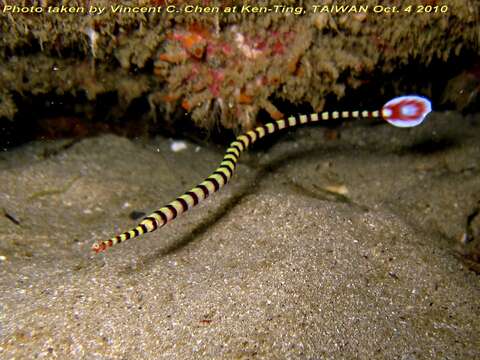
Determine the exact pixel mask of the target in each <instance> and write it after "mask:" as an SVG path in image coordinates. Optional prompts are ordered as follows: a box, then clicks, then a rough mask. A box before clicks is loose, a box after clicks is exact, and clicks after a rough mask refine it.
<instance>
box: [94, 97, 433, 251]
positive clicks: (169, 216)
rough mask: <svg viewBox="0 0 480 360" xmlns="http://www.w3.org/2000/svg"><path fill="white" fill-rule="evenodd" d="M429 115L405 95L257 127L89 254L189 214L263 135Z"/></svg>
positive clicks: (426, 105) (415, 121)
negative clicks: (196, 179)
mask: <svg viewBox="0 0 480 360" xmlns="http://www.w3.org/2000/svg"><path fill="white" fill-rule="evenodd" d="M431 111H432V107H431V103H430V101H429V100H428V99H426V98H424V97H421V96H417V95H408V96H401V97H397V98H394V99H392V100H390V101H389V102H387V103H386V104H385V105H384V106H383V107H382V108H381V110H375V111H368V110H363V111H324V112H321V113H314V114H308V115H296V116H290V117H289V118H287V119H281V120H277V121H274V122H270V123H267V124H265V125H262V126H259V127H257V128H255V129H253V130H250V131H247V132H246V133H244V134H243V135H240V136H238V137H237V138H236V139H235V141H233V142H232V143H231V144H230V146H229V147H228V149H227V151H226V153H225V156H224V158H223V161H222V162H221V163H220V165H219V167H218V168H217V169H216V170H215V171H214V172H213V173H212V174H211V175H210V176H208V177H207V178H206V179H205V180H204V181H203V182H201V183H200V184H198V185H197V186H195V187H194V188H193V189H191V190H189V191H187V192H185V193H184V194H183V195H181V196H179V197H177V198H176V199H175V200H173V201H172V202H170V203H168V204H167V205H165V206H164V207H162V208H160V209H158V210H156V211H154V212H153V213H151V214H150V215H148V216H147V217H145V218H144V219H143V220H142V221H141V222H140V223H139V224H138V225H137V226H136V227H134V228H133V229H131V230H128V231H125V232H123V233H121V234H119V235H116V236H114V237H112V238H110V239H108V240H105V241H102V242H99V243H96V244H94V245H93V246H92V250H93V251H95V252H96V253H99V252H102V251H105V250H106V249H107V248H109V247H111V246H113V245H115V244H118V243H121V242H124V241H125V240H128V239H133V238H135V237H138V236H140V235H142V234H145V233H147V232H152V231H155V230H157V229H159V228H161V227H162V226H164V225H166V224H167V223H169V222H170V221H172V220H173V219H175V218H177V217H178V216H179V215H180V214H182V213H184V212H186V211H187V210H190V209H191V208H193V207H194V206H195V205H197V204H198V203H199V202H200V201H202V200H205V199H206V198H207V197H209V196H210V195H211V194H213V193H214V192H217V191H218V190H220V189H221V188H222V187H223V186H225V185H226V184H227V183H228V181H229V180H230V179H231V177H232V176H233V173H234V171H235V167H236V165H237V162H238V159H239V157H240V154H241V153H242V152H244V151H245V150H247V148H248V147H249V146H250V145H252V144H253V143H254V142H256V141H257V140H259V139H261V138H263V137H264V136H266V135H269V134H273V133H275V132H277V131H280V130H282V129H286V128H291V127H295V126H297V125H302V124H309V123H316V122H321V121H326V120H335V119H356V118H383V119H384V120H386V121H387V122H388V123H390V124H391V125H393V126H397V127H412V126H417V125H419V124H420V123H422V122H423V120H424V119H425V117H426V116H427V114H428V113H430V112H431Z"/></svg>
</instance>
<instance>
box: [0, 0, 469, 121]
mask: <svg viewBox="0 0 480 360" xmlns="http://www.w3.org/2000/svg"><path fill="white" fill-rule="evenodd" d="M430 3H431V2H428V4H427V3H426V2H425V1H413V2H412V3H411V4H409V6H410V5H411V7H412V9H411V10H410V11H407V9H406V8H405V4H404V2H403V1H391V2H389V5H388V6H386V5H382V7H381V9H380V8H378V7H379V4H378V2H376V1H373V0H367V1H352V2H351V4H348V5H349V7H348V9H347V8H342V7H335V6H336V4H335V3H334V2H331V1H328V2H325V4H323V3H322V4H320V5H322V6H328V7H327V8H326V9H324V8H323V7H319V4H318V2H315V1H313V0H306V1H303V2H301V3H299V2H297V1H256V2H253V1H245V2H239V1H233V0H232V1H219V0H203V1H191V2H185V1H164V0H136V1H133V0H125V1H123V2H121V3H118V4H117V3H115V4H112V3H111V2H110V1H107V0H91V1H86V0H76V1H71V2H69V3H68V5H69V6H70V7H71V8H72V9H73V10H75V13H66V14H63V15H60V14H58V15H54V14H49V13H46V11H45V10H43V12H41V13H38V14H37V13H34V14H32V13H22V12H21V11H20V12H19V13H15V14H14V13H12V11H10V10H9V11H2V12H0V18H1V20H2V21H1V25H0V26H1V30H2V34H3V36H2V38H1V39H0V57H1V59H2V67H1V70H0V71H1V75H2V76H1V77H0V89H1V90H0V99H1V101H0V117H8V118H10V119H12V118H14V116H15V113H16V112H17V111H18V108H21V106H20V105H22V104H24V103H28V101H29V100H30V98H31V97H32V96H44V97H46V98H48V97H49V96H52V95H53V94H54V95H55V96H77V97H78V95H81V96H80V97H79V99H78V100H79V102H81V103H84V104H89V103H95V102H96V101H97V100H98V98H99V97H101V96H103V95H105V94H109V95H112V94H113V95H114V96H110V99H111V100H110V101H111V104H109V106H111V107H112V108H118V110H117V111H116V112H117V113H118V114H120V116H121V114H122V113H126V112H127V110H128V108H129V106H134V104H138V103H139V102H143V104H146V105H147V106H143V107H142V111H143V112H144V114H145V115H147V114H153V115H154V116H155V115H158V114H161V115H162V118H164V119H170V120H172V121H175V120H176V119H177V118H174V117H172V116H171V115H173V114H174V113H177V111H178V110H179V109H181V110H182V111H183V112H186V113H187V114H189V115H190V116H191V118H192V119H193V120H194V122H195V124H196V125H198V126H200V127H204V128H209V129H210V128H212V127H213V126H214V125H215V124H217V123H218V124H220V125H221V126H223V127H226V128H243V129H245V130H246V129H251V128H253V126H254V125H255V124H256V122H257V114H258V112H260V111H265V112H266V113H267V114H268V117H270V118H272V119H274V120H275V119H279V118H281V117H282V116H283V113H282V111H281V110H280V106H279V105H281V103H282V102H287V103H289V104H297V105H308V106H310V107H311V108H312V109H313V110H314V111H321V110H322V109H323V106H324V103H325V98H326V97H327V96H330V97H332V96H333V97H336V98H341V97H343V96H344V94H345V92H346V91H347V90H348V89H354V88H358V87H359V86H361V85H364V84H368V83H370V82H373V81H378V76H381V74H388V73H391V72H392V71H394V70H397V69H399V68H400V67H402V66H404V65H405V64H408V63H411V62H412V61H415V63H416V64H418V65H419V66H422V67H427V66H428V65H429V64H430V63H431V62H432V61H435V60H438V61H446V60H448V59H451V58H453V57H456V56H459V55H460V54H461V52H462V51H472V50H475V49H478V33H477V30H476V25H477V24H478V23H477V20H478V19H477V18H476V15H475V4H476V2H475V1H473V0H467V1H460V0H457V1H455V0H454V1H451V2H449V4H448V5H445V6H447V8H446V11H444V10H445V8H444V7H439V10H438V11H436V10H432V9H435V6H433V5H441V4H433V5H432V4H430ZM1 5H2V6H3V7H5V6H12V5H11V4H10V2H8V1H3V2H2V4H1ZM17 6H20V5H19V4H17ZM21 6H27V7H28V6H35V7H40V8H42V9H46V8H48V7H49V6H50V7H51V6H65V4H64V2H61V3H60V2H58V1H47V0H44V1H22V2H21ZM394 6H396V7H397V8H398V12H397V13H392V12H391V11H387V10H388V9H390V10H391V9H392V7H394ZM426 6H429V8H428V9H430V10H429V12H428V13H427V12H426V10H425V9H427V7H426ZM80 7H81V8H83V9H84V12H78V11H77V10H78V9H79V8H80ZM169 7H171V11H167V9H168V8H169ZM233 7H236V9H237V10H236V11H235V12H234V11H232V9H233ZM420 7H422V9H423V10H424V12H423V13H417V12H416V11H418V9H420ZM90 8H92V9H96V10H95V11H89V9H90ZM227 8H229V9H230V10H229V11H226V10H225V9H227ZM377 8H378V9H380V10H375V9H377ZM62 9H63V8H60V10H59V11H62ZM101 9H103V10H101ZM242 9H244V10H242ZM265 9H267V10H268V9H271V11H264V10H265ZM442 9H443V10H442ZM73 10H72V11H73ZM66 12H68V11H67V10H66ZM60 16H61V20H62V21H58V17H60ZM25 49H28V51H25ZM412 59H414V60H412ZM373 72H375V75H374V74H373ZM380 84H381V83H380ZM414 85H415V84H412V86H414ZM380 86H382V85H380ZM389 86H390V85H389ZM378 92H379V93H381V92H382V89H381V88H380V89H378ZM148 107H149V110H148V109H147V111H145V108H148ZM79 109H81V107H79Z"/></svg>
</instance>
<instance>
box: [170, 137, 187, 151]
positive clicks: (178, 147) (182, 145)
mask: <svg viewBox="0 0 480 360" xmlns="http://www.w3.org/2000/svg"><path fill="white" fill-rule="evenodd" d="M186 148H187V143H186V142H185V141H182V140H174V141H172V143H171V144H170V149H171V150H172V151H173V152H179V151H182V150H185V149H186Z"/></svg>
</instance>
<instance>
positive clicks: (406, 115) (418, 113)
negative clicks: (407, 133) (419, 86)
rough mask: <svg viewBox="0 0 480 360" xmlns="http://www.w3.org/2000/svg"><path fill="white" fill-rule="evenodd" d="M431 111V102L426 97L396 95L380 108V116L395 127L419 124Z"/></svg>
mask: <svg viewBox="0 0 480 360" xmlns="http://www.w3.org/2000/svg"><path fill="white" fill-rule="evenodd" d="M431 111H432V104H431V103H430V100H428V99H427V98H424V97H421V96H417V95H407V96H400V97H396V98H394V99H392V100H390V101H389V102H387V103H386V104H385V105H383V108H382V117H383V118H384V119H385V120H386V121H387V122H388V123H389V124H391V125H393V126H397V127H413V126H417V125H419V124H421V123H422V122H423V120H425V117H426V116H427V115H428V114H429V113H430V112H431Z"/></svg>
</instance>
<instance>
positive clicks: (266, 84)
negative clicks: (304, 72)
mask: <svg viewBox="0 0 480 360" xmlns="http://www.w3.org/2000/svg"><path fill="white" fill-rule="evenodd" d="M212 28H213V26H212ZM212 28H209V27H206V26H204V25H200V24H191V25H189V26H187V25H180V24H179V25H176V26H175V28H174V30H173V31H172V32H171V33H170V34H169V35H168V36H167V41H166V43H165V46H164V48H163V50H162V52H161V53H160V54H159V55H158V61H157V63H156V68H155V71H156V73H157V74H158V75H159V76H165V73H167V74H168V76H167V85H166V89H165V91H164V93H163V96H162V100H164V101H168V102H176V101H179V100H180V103H181V106H182V107H183V108H184V109H185V110H186V111H188V112H189V113H191V115H192V117H194V118H196V119H202V118H203V119H208V118H210V119H212V118H214V117H215V116H217V117H219V119H220V121H221V123H222V125H224V126H226V127H233V126H234V124H238V123H239V122H240V123H241V124H244V127H246V128H249V127H252V126H253V125H254V124H255V115H256V114H257V112H258V111H259V110H260V109H264V110H266V111H267V112H268V113H269V114H270V116H271V117H272V118H274V119H278V118H280V117H282V116H283V114H282V113H281V112H280V111H278V110H277V109H276V107H275V106H274V105H273V104H272V103H271V102H270V101H269V100H268V97H269V96H270V95H271V94H272V93H273V92H274V91H275V89H276V88H278V86H279V85H280V83H281V78H282V76H285V75H292V74H293V75H301V72H299V71H297V70H298V65H299V61H300V57H301V55H302V53H303V52H304V51H305V49H306V47H307V46H308V42H305V41H303V42H302V43H303V44H305V45H303V46H302V47H301V48H297V49H296V50H295V49H294V50H293V51H292V49H291V48H292V46H291V44H292V43H293V42H295V37H296V36H297V32H295V30H292V29H288V30H279V29H275V30H271V31H263V32H261V33H256V34H250V33H247V32H245V31H242V30H241V29H240V28H239V27H238V26H236V25H230V26H227V27H226V28H225V29H224V30H223V31H221V32H217V31H215V30H214V29H212ZM165 67H167V69H168V70H167V71H165ZM184 94H186V95H184ZM233 119H235V121H233ZM238 120H240V121H238Z"/></svg>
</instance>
